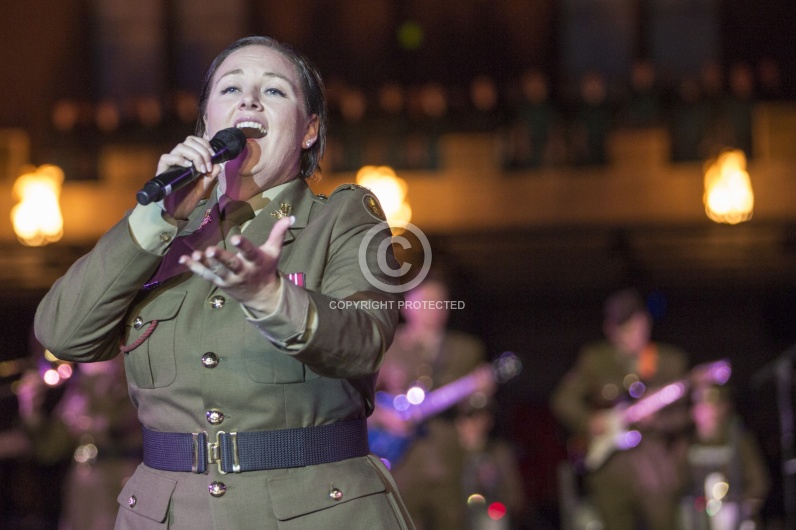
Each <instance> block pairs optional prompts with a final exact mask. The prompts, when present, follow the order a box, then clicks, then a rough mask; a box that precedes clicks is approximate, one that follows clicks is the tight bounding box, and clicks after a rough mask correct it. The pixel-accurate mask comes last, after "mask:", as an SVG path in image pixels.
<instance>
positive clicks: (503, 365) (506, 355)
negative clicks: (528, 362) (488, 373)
mask: <svg viewBox="0 0 796 530" xmlns="http://www.w3.org/2000/svg"><path fill="white" fill-rule="evenodd" d="M520 372H522V361H520V358H519V357H517V354H515V353H514V352H510V351H505V352H503V353H501V354H500V356H499V357H498V358H497V359H495V360H494V361H492V377H493V378H494V379H495V382H497V383H505V382H506V381H509V380H511V379H514V378H515V377H517V376H518V375H519V374H520Z"/></svg>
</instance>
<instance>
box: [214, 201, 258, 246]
mask: <svg viewBox="0 0 796 530" xmlns="http://www.w3.org/2000/svg"><path fill="white" fill-rule="evenodd" d="M253 218H254V210H253V209H252V207H251V205H250V204H249V203H248V202H246V201H229V202H227V203H225V204H224V206H223V207H222V209H221V232H222V234H223V235H224V245H225V247H230V246H231V245H230V243H229V238H230V237H232V236H234V235H235V234H240V232H241V225H243V223H245V222H246V221H248V220H249V219H253Z"/></svg>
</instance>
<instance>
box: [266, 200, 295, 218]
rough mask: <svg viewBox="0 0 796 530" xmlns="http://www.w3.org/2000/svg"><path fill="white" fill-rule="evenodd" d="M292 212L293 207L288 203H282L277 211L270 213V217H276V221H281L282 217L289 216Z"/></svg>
mask: <svg viewBox="0 0 796 530" xmlns="http://www.w3.org/2000/svg"><path fill="white" fill-rule="evenodd" d="M292 211H293V207H292V206H290V205H289V204H288V203H286V202H283V203H281V204H280V205H279V209H278V210H276V211H275V212H271V215H273V216H274V217H276V218H277V219H282V218H283V217H288V216H290V212H292Z"/></svg>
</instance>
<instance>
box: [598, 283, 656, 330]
mask: <svg viewBox="0 0 796 530" xmlns="http://www.w3.org/2000/svg"><path fill="white" fill-rule="evenodd" d="M638 313H644V314H648V311H647V306H646V304H645V303H644V299H643V298H642V296H641V293H640V292H639V291H638V290H636V289H634V288H632V287H630V288H626V289H621V290H619V291H616V292H614V293H612V294H611V295H610V296H609V297H608V298H607V299H606V301H605V304H604V305H603V318H604V319H605V322H607V323H609V324H613V325H615V326H620V325H622V324H624V323H625V322H627V321H628V320H630V318H631V317H632V316H634V315H636V314H638Z"/></svg>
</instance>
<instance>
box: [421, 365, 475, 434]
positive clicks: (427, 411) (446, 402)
mask: <svg viewBox="0 0 796 530" xmlns="http://www.w3.org/2000/svg"><path fill="white" fill-rule="evenodd" d="M476 390H478V379H477V377H476V375H475V374H470V375H466V376H464V377H462V378H460V379H457V380H456V381H453V382H452V383H448V384H447V385H445V386H442V387H440V388H438V389H437V390H433V391H431V392H429V393H428V394H426V397H425V399H424V400H423V402H422V403H419V404H417V405H413V406H412V407H411V408H410V409H409V410H407V411H406V412H407V414H408V416H409V418H410V419H411V420H413V421H415V422H421V421H423V420H425V419H426V418H429V417H431V416H434V415H435V414H439V413H440V412H442V411H444V410H447V409H449V408H450V407H452V406H453V405H455V404H457V403H459V402H460V401H463V400H464V399H465V398H467V397H468V396H470V395H472V394H474V393H475V392H476Z"/></svg>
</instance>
